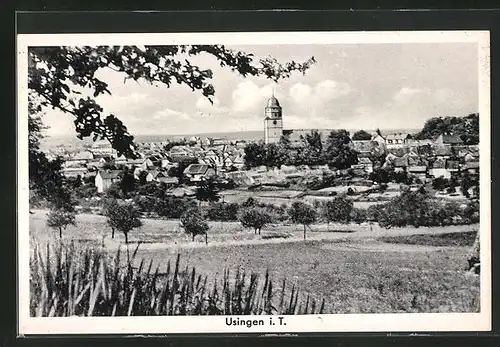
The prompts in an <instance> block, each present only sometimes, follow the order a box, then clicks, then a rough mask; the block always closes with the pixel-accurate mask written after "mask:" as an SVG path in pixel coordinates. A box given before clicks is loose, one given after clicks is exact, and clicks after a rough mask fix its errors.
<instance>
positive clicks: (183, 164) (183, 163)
mask: <svg viewBox="0 0 500 347" xmlns="http://www.w3.org/2000/svg"><path fill="white" fill-rule="evenodd" d="M197 163H198V159H196V158H185V159H182V160H180V161H179V162H178V163H177V166H174V167H171V168H170V169H169V170H168V176H169V177H177V178H178V179H179V183H181V184H182V183H184V182H185V180H186V177H185V176H184V170H186V168H187V167H188V166H189V165H191V164H197Z"/></svg>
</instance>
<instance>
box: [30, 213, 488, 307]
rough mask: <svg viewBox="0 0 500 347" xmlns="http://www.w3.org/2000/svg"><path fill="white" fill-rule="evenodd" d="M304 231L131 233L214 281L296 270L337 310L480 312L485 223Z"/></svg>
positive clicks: (170, 229) (99, 229) (48, 233)
mask: <svg viewBox="0 0 500 347" xmlns="http://www.w3.org/2000/svg"><path fill="white" fill-rule="evenodd" d="M44 218H45V216H44V213H42V212H36V213H35V214H34V215H31V216H30V234H31V235H32V237H33V238H35V239H37V240H38V241H41V242H44V241H48V240H54V236H55V235H56V233H55V232H54V231H52V230H48V229H47V228H46V227H45V225H44ZM77 221H78V223H79V224H78V226H77V227H69V228H68V229H67V230H65V231H64V232H63V235H64V236H63V238H65V239H67V240H69V239H73V240H80V241H84V242H89V243H92V244H94V245H100V244H101V243H102V241H104V245H105V248H106V249H108V250H109V251H110V252H115V251H116V249H117V247H119V246H120V244H121V243H122V241H123V236H122V235H118V234H117V235H116V237H115V239H114V240H112V239H111V238H110V236H109V234H110V230H109V227H107V226H106V224H105V220H104V218H102V217H100V216H94V215H79V216H78V218H77ZM301 229H302V228H301V227H300V226H296V225H287V226H282V225H274V226H270V227H267V228H265V229H264V230H263V233H262V235H254V234H253V231H250V230H245V229H243V228H242V227H241V226H240V225H239V223H220V222H215V223H211V233H210V235H209V245H208V246H205V244H204V240H203V238H202V237H200V239H199V240H197V241H195V242H194V243H193V242H191V241H190V238H189V237H188V236H187V235H185V234H184V233H183V232H182V231H181V230H180V228H179V222H178V221H171V220H169V221H167V220H146V221H145V224H144V226H143V227H142V228H140V229H139V230H136V231H133V232H132V233H131V234H130V239H131V241H132V242H136V241H138V240H141V241H143V242H144V244H142V245H140V247H139V251H138V255H137V261H140V259H145V260H147V261H148V262H149V260H152V261H153V266H156V265H159V269H160V272H163V271H165V270H166V264H167V262H168V261H169V260H170V261H173V260H175V257H176V255H177V254H178V253H179V254H180V255H181V261H182V262H183V263H184V264H188V265H190V266H195V267H196V270H197V272H198V273H202V274H205V275H207V276H208V278H209V279H213V278H216V277H217V278H220V277H222V276H223V272H224V269H225V268H227V269H229V270H230V271H231V272H233V273H234V272H235V271H236V270H237V269H244V270H246V271H248V272H252V271H256V272H259V273H261V274H264V273H265V272H266V270H269V273H270V275H271V277H272V278H273V279H274V281H275V282H276V283H281V281H282V279H283V278H286V280H287V286H289V287H290V286H292V285H296V286H297V287H298V288H299V289H300V291H301V295H302V296H304V295H306V294H309V295H310V296H311V297H312V298H315V299H317V300H321V299H323V298H324V299H325V311H326V312H330V313H370V312H378V313H387V312H478V311H479V278H478V277H476V276H471V275H468V274H466V272H465V267H466V265H467V261H466V258H467V254H468V252H469V251H470V245H469V244H470V238H471V237H472V238H473V236H472V235H473V234H474V233H475V231H476V230H477V225H469V226H467V225H466V226H455V227H440V228H419V229H415V228H394V229H390V230H386V229H382V228H378V227H376V226H369V225H342V226H341V225H330V226H327V225H314V226H312V228H311V230H310V231H309V233H308V240H307V241H303V240H302V239H301V238H302V230H301ZM103 235H107V236H106V237H105V238H104V239H103V237H102V236H103ZM429 240H434V241H433V242H431V241H429ZM435 240H438V241H435ZM458 240H461V241H458ZM121 247H123V245H122V246H121ZM131 247H132V248H135V246H131Z"/></svg>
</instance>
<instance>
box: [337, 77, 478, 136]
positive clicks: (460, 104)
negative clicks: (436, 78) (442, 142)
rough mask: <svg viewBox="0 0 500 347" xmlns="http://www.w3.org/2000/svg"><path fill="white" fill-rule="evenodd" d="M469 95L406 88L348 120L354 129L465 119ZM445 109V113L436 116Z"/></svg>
mask: <svg viewBox="0 0 500 347" xmlns="http://www.w3.org/2000/svg"><path fill="white" fill-rule="evenodd" d="M466 100H467V98H466V96H465V95H462V94H461V93H458V92H456V91H454V90H452V89H447V88H445V89H439V88H438V89H435V90H434V89H430V88H424V89H414V88H409V87H402V88H400V89H399V90H397V91H396V92H395V93H394V94H393V96H392V98H390V99H388V100H387V101H386V102H384V103H381V104H379V105H374V104H371V105H361V106H358V107H356V108H355V109H354V111H353V117H352V118H351V119H350V120H347V123H348V127H350V128H365V129H375V128H387V129H391V128H392V129H408V128H412V129H417V128H420V127H422V126H423V124H424V122H425V121H426V120H427V119H429V118H431V117H435V116H461V115H466V114H468V112H469V109H468V103H467V101H466ZM436 110H443V111H445V112H443V114H436Z"/></svg>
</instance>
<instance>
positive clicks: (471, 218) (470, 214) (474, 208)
mask: <svg viewBox="0 0 500 347" xmlns="http://www.w3.org/2000/svg"><path fill="white" fill-rule="evenodd" d="M462 218H463V222H464V223H466V224H472V223H479V202H478V201H469V203H468V204H467V206H466V207H465V208H464V209H463V211H462Z"/></svg>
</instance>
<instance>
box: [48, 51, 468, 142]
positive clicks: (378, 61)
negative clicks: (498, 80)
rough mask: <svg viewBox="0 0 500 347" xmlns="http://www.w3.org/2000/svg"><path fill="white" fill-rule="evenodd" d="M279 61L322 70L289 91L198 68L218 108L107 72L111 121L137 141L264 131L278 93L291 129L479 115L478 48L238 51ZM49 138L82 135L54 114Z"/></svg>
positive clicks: (400, 125)
mask: <svg viewBox="0 0 500 347" xmlns="http://www.w3.org/2000/svg"><path fill="white" fill-rule="evenodd" d="M228 47H229V48H232V49H236V50H243V51H247V52H252V53H254V54H255V57H256V58H261V57H266V56H268V55H270V56H273V57H275V58H276V59H278V60H279V61H290V60H294V61H304V60H306V59H308V58H309V57H311V56H314V57H315V59H316V60H317V63H316V64H314V65H313V67H311V69H310V70H309V71H307V73H306V74H305V75H304V76H303V75H301V74H293V75H292V77H291V78H290V79H288V80H285V81H283V82H280V83H279V84H275V83H270V81H269V80H265V79H263V78H243V77H241V76H239V75H237V74H235V73H233V72H231V71H226V70H225V69H223V68H220V67H218V66H216V64H215V62H214V61H212V60H211V59H208V58H206V57H202V56H199V57H192V58H190V60H192V63H193V64H197V65H199V66H200V67H202V68H210V69H212V70H213V72H214V78H213V80H212V82H213V85H214V87H215V90H216V93H215V97H214V98H213V104H210V102H209V101H208V100H207V99H205V98H204V97H203V96H202V95H201V94H200V93H196V92H192V91H191V90H190V89H188V88H186V87H182V86H177V85H173V86H172V87H171V88H166V87H164V86H159V87H155V86H151V85H147V84H146V83H144V82H139V83H136V82H133V81H132V82H127V83H124V81H123V76H121V75H119V74H116V73H115V72H112V71H110V70H102V71H100V72H99V77H100V78H102V79H103V80H104V81H106V82H107V83H109V85H110V89H111V90H112V91H113V94H112V95H110V96H108V95H106V96H100V97H98V99H99V100H98V101H99V102H100V104H101V105H102V106H103V107H104V111H105V113H112V114H115V115H116V116H118V117H119V118H120V119H122V120H123V122H124V123H125V125H126V126H127V127H128V130H129V132H130V133H131V134H132V135H134V136H143V135H151V136H159V135H165V136H180V135H192V134H193V135H194V134H203V133H232V132H238V131H259V130H261V129H262V124H263V120H264V107H265V102H266V100H267V99H268V98H269V97H270V96H271V95H272V93H273V91H274V93H275V95H276V97H277V98H278V99H279V100H280V103H281V104H282V106H283V122H284V126H285V127H286V128H296V129H322V128H339V129H340V128H342V129H377V128H379V129H381V130H383V129H386V130H393V129H418V128H421V127H422V126H423V124H424V123H425V121H426V120H427V119H429V118H432V117H439V116H442V117H446V116H455V117H461V116H467V115H468V114H470V113H475V112H477V111H478V86H477V85H478V79H477V76H478V72H477V46H476V45H475V44H472V43H426V44H424V43H418V44H417V43H408V44H403V45H401V44H398V45H396V44H377V45H369V44H356V45H353V44H351V45H345V44H344V45H339V44H336V45H276V46H271V47H269V46H256V45H254V46H228ZM44 123H45V125H47V126H48V127H49V128H48V129H47V131H46V134H47V135H48V136H63V135H65V134H72V133H73V132H74V125H73V119H72V118H71V117H68V116H67V115H64V114H61V113H59V112H56V111H53V110H46V114H45V116H44Z"/></svg>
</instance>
